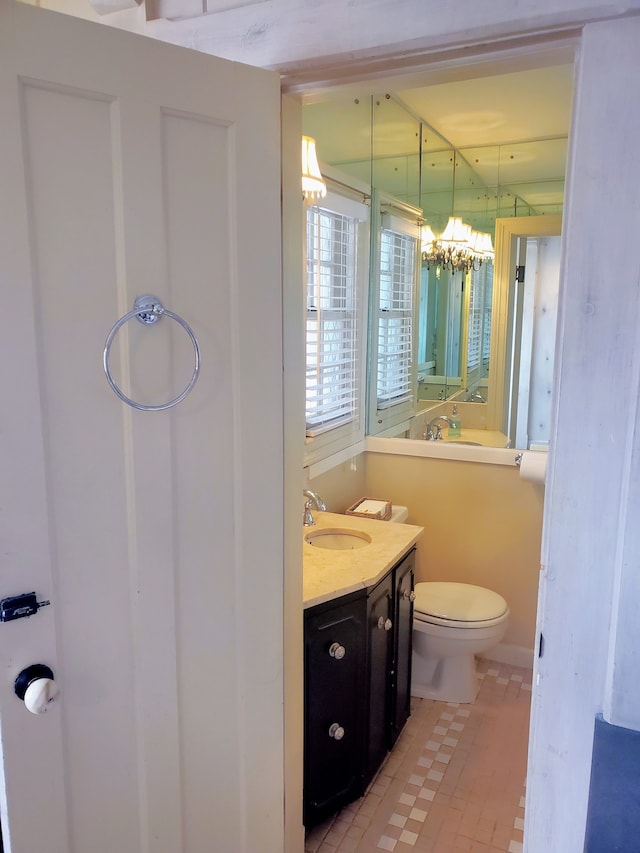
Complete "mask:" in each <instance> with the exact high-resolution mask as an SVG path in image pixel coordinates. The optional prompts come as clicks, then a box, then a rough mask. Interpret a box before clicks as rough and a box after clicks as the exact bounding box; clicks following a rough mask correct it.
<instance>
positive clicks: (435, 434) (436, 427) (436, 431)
mask: <svg viewBox="0 0 640 853" xmlns="http://www.w3.org/2000/svg"><path fill="white" fill-rule="evenodd" d="M437 421H446V422H447V424H448V425H449V426H451V418H448V417H447V416H446V415H438V417H437V418H434V419H433V420H432V421H429V423H428V424H427V428H426V430H425V432H424V437H425V439H426V440H427V441H438V440H442V427H441V426H440V424H439V423H437Z"/></svg>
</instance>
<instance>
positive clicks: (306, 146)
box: [302, 136, 327, 202]
mask: <svg viewBox="0 0 640 853" xmlns="http://www.w3.org/2000/svg"><path fill="white" fill-rule="evenodd" d="M326 194H327V185H326V184H325V182H324V179H323V177H322V172H321V171H320V166H319V165H318V157H317V155H316V141H315V139H313V138H312V137H311V136H303V137H302V197H303V199H305V201H311V202H316V201H318V199H320V198H324V197H325V196H326Z"/></svg>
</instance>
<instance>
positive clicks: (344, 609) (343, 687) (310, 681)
mask: <svg viewBox="0 0 640 853" xmlns="http://www.w3.org/2000/svg"><path fill="white" fill-rule="evenodd" d="M341 602H342V603H340V604H339V605H337V606H335V605H333V603H332V604H331V605H330V606H329V607H327V606H326V605H320V606H319V607H318V608H313V609H312V610H310V611H307V613H306V614H305V755H304V776H305V779H304V822H305V826H307V827H310V826H313V825H314V824H315V823H318V821H320V820H322V819H324V818H325V817H327V816H329V815H330V814H333V813H334V812H335V811H336V810H337V809H339V808H340V807H341V806H343V805H345V804H346V803H348V802H351V801H352V800H354V799H356V797H359V796H360V795H361V794H362V791H363V784H362V778H363V773H362V771H363V750H364V736H365V722H364V721H365V710H366V706H365V701H364V699H365V677H366V647H365V623H366V596H365V594H364V593H362V594H361V595H359V596H358V597H356V598H355V599H354V598H353V597H352V596H350V597H349V600H348V601H346V602H345V601H344V599H342V600H341Z"/></svg>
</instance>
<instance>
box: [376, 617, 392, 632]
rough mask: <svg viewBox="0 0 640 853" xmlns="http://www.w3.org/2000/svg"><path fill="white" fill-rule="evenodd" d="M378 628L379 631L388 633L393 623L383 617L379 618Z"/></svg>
mask: <svg viewBox="0 0 640 853" xmlns="http://www.w3.org/2000/svg"><path fill="white" fill-rule="evenodd" d="M378 628H380V630H381V631H383V630H384V631H390V630H391V629H392V628H393V622H392V621H391V619H385V618H384V616H381V617H380V618H379V619H378Z"/></svg>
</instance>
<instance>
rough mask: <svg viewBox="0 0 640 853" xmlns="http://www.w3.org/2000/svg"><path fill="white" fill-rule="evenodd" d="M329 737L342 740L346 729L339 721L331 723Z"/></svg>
mask: <svg viewBox="0 0 640 853" xmlns="http://www.w3.org/2000/svg"><path fill="white" fill-rule="evenodd" d="M329 737H332V738H334V740H342V738H343V737H344V729H343V728H342V726H341V725H340V724H339V723H331V725H330V726H329Z"/></svg>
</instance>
